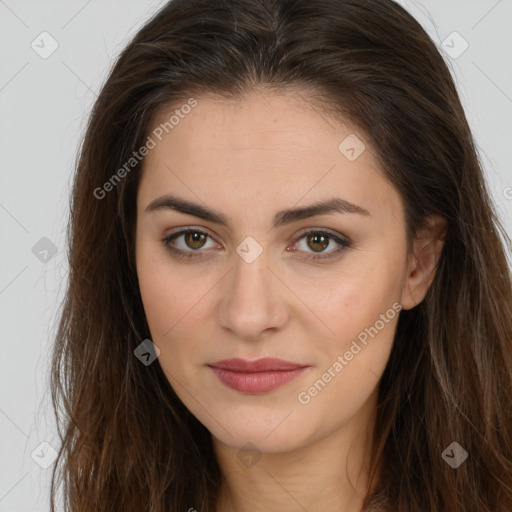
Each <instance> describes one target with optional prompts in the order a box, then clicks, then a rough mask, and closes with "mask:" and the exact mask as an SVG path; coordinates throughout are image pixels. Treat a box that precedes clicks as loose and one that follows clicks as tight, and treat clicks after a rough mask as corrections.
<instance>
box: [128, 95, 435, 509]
mask: <svg viewBox="0 0 512 512" xmlns="http://www.w3.org/2000/svg"><path fill="white" fill-rule="evenodd" d="M304 97H305V95H303V94H299V93H298V92H297V91H289V92H286V93H282V94H275V93H269V92H266V91H254V92H253V93H251V94H248V95H246V96H244V97H243V98H242V99H240V100H236V101H234V100H222V99H219V98H216V97H214V96H208V95H205V96H201V97H198V98H196V99H197V101H198V105H197V106H196V107H195V108H194V109H192V111H191V112H190V113H189V114H188V115H187V116H185V118H184V119H181V120H180V122H179V124H178V125H177V126H175V127H174V129H173V130H172V131H170V132H169V133H168V134H167V135H165V136H164V137H163V138H162V141H160V142H158V144H157V145H156V147H155V148H154V149H152V150H151V151H150V153H149V154H148V155H147V156H146V158H145V160H144V162H143V166H144V167H143V175H142V178H141V182H140V186H139V190H138V195H137V227H136V261H137V273H138V279H139V285H140V291H141V295H142V299H143V303H144V309H145V313H146V317H147V320H148V324H149V327H150V331H151V335H152V341H153V343H155V345H156V346H157V347H158V348H159V349H160V355H159V358H158V362H159V364H160V365H161V367H162V369H163V371H164V373H165V375H166V377H167V378H168V380H169V382H170V384H171V385H172V387H173V389H174V390H175V392H176V393H177V395H178V396H179V398H180V399H181V400H182V401H183V403H184V404H185V405H186V406H187V408H188V409H189V410H190V411H191V412H192V413H193V414H194V415H195V416H196V417H197V418H198V420H199V421H201V422H202V423H203V424H204V425H205V427H206V428H207V429H208V430H209V431H210V432H211V434H212V436H213V442H214V447H215V452H216V455H217V458H218V461H219V464H220V467H221V469H222V472H223V475H224V482H223V486H222V492H221V497H220V500H219V503H218V508H217V511H218V512H229V511H235V510H236V511H237V512H246V511H247V512H249V511H251V512H255V511H256V512H258V511H268V510H287V511H295V510H297V511H303V510H308V512H315V511H325V510H344V511H345V512H358V511H360V510H361V505H362V499H363V497H364V494H365V491H366V486H367V484H368V469H369V468H368V454H369V444H368V434H369V433H370V432H371V428H372V427H373V422H374V417H375V410H376V405H377V391H378V388H377V385H378V382H379V379H380V377H381V375H382V373H383V371H384V369H385V366H386V363H387V361H388V358H389V354H390V351H391V347H392V342H393V337H394V333H395V330H396V325H397V322H398V317H399V315H398V314H396V316H395V317H394V318H393V319H391V320H389V321H388V322H386V323H385V326H384V328H382V329H381V330H380V331H379V332H378V334H377V335H375V336H374V337H373V338H368V342H367V345H366V346H363V345H362V344H359V345H360V346H361V350H360V351H359V352H358V353H357V354H356V355H354V357H353V358H352V359H351V360H350V361H348V363H347V365H346V366H344V367H343V369H342V370H341V371H339V372H338V373H337V374H336V376H335V377H334V378H332V379H331V381H330V382H329V383H328V384H326V385H325V387H324V388H323V389H321V391H320V392H318V393H317V395H316V396H313V397H311V399H310V401H309V403H307V404H304V403H300V402H299V400H298V395H299V393H301V392H304V391H307V390H308V389H309V388H310V387H311V386H312V385H313V384H314V383H315V381H317V380H318V379H320V378H321V377H322V375H323V374H324V373H325V372H326V371H327V369H328V368H329V367H332V366H333V364H334V363H335V362H336V361H337V357H338V356H339V355H343V354H345V353H346V352H347V350H349V349H350V346H351V343H352V342H353V340H355V339H356V337H357V336H358V334H360V333H361V332H363V331H364V330H365V328H369V327H371V326H374V325H375V324H376V321H378V320H379V319H380V318H381V316H380V315H382V314H386V312H387V311H388V310H390V308H392V306H393V304H395V303H396V304H400V305H402V307H403V309H410V308H412V307H414V306H416V305H417V304H418V303H419V302H421V301H422V300H423V298H424V296H425V294H426V292H427V290H428V287H429V286H430V284H431V282H432V278H433V273H434V270H435V262H436V261H437V260H438V258H439V253H440V251H441V249H442V242H441V241H436V237H435V233H436V232H437V230H438V228H439V226H440V224H441V219H438V218H435V217H432V219H431V220H432V229H431V230H425V232H423V233H422V238H421V239H418V240H416V241H415V242H414V251H413V253H412V254H408V253H407V245H406V234H405V219H404V211H403V206H402V201H401V198H400V196H399V194H398V193H397V191H396V190H395V189H394V188H393V187H392V186H391V185H390V184H389V182H388V181H386V180H385V178H384V176H383V174H382V172H381V171H380V169H379V165H378V162H377V158H376V153H375V151H374V150H373V149H372V147H371V145H370V142H369V141H368V140H367V137H365V135H364V134H362V133H360V132H359V131H357V130H356V129H354V128H353V127H350V126H348V125H346V124H342V123H340V122H339V121H336V120H334V119H331V118H328V117H326V116H325V115H324V114H322V113H320V112H319V111H318V109H315V108H313V107H312V106H310V105H309V103H307V102H306V101H305V99H304ZM169 112H170V111H166V112H162V113H161V114H162V115H161V117H160V119H157V120H156V123H155V125H157V124H158V123H159V122H161V121H165V120H166V119H169V116H170V113H169ZM349 134H356V135H357V137H358V138H359V139H360V140H362V141H364V143H365V145H366V149H365V150H364V151H363V152H362V154H360V156H359V157H358V158H357V159H356V160H354V161H350V160H349V159H347V158H346V156H345V155H344V154H342V153H341V152H340V151H339V149H338V146H339V144H340V143H341V142H342V141H343V140H344V139H345V138H346V137H347V136H348V135H349ZM167 193H172V194H173V195H177V196H179V197H182V198H185V199H188V200H190V201H194V202H197V203H200V204H202V205H206V206H208V207H209V208H212V209H215V210H217V211H219V212H221V213H222V214H223V215H225V216H226V217H227V218H228V219H229V221H230V224H231V229H228V228H227V227H225V226H221V225H218V224H215V223H213V222H209V221H205V220H202V219H199V218H197V217H195V216H191V215H188V214H183V213H179V212H175V211H172V210H157V211H153V212H146V211H145V209H146V207H147V206H148V205H149V204H150V203H151V202H152V201H153V200H154V199H156V198H158V197H160V196H162V195H164V194H167ZM331 197H339V198H343V199H345V200H347V201H350V202H351V203H354V204H356V205H358V206H360V207H362V208H365V209H366V210H367V211H368V212H369V214H370V215H369V216H364V215H359V214H354V213H334V214H323V215H319V216H316V217H312V218H309V219H304V220H299V221H297V222H294V223H292V224H289V225H285V226H281V227H278V228H273V227H272V220H273V217H274V214H275V213H276V212H277V211H280V210H283V209H286V208H292V207H298V206H305V205H309V204H311V203H314V202H316V201H319V200H324V199H327V198H331ZM185 228H195V229H199V230H200V231H203V232H206V233H207V234H208V235H209V237H206V238H205V239H204V240H201V239H199V241H198V240H197V238H196V239H194V238H191V237H190V236H189V237H187V236H186V235H182V236H179V237H178V238H176V239H174V244H175V245H176V246H177V247H178V248H181V249H182V250H183V251H189V252H193V251H196V254H198V257H196V258H195V259H194V258H191V259H180V258H178V257H176V256H173V255H172V254H170V253H169V252H168V250H167V249H166V247H165V245H164V243H163V242H162V239H163V238H164V237H165V236H166V235H169V234H173V233H176V232H177V231H180V230H181V229H185ZM306 228H316V229H319V230H320V229H324V230H329V231H332V232H333V234H335V235H338V236H339V235H341V237H343V235H345V236H347V237H349V238H350V239H351V241H352V246H351V247H349V248H345V249H343V251H342V252H340V253H338V254H337V255H335V256H333V257H332V258H330V259H325V260H320V261H317V262H314V261H312V260H310V259H308V256H311V255H315V254H329V253H330V254H334V252H335V251H336V249H337V248H338V247H339V245H338V244H337V243H336V242H335V240H334V239H332V238H328V239H327V240H328V242H327V241H325V242H324V243H323V244H322V243H321V242H318V241H317V240H316V241H315V240H314V239H312V238H311V237H310V238H309V242H308V237H307V236H306V237H304V236H303V235H302V232H303V231H305V229H306ZM248 236H251V237H253V238H254V239H255V240H256V241H257V243H258V244H259V246H260V247H261V248H262V249H263V252H262V253H261V255H259V257H257V258H256V259H255V260H254V261H253V262H251V263H248V262H246V261H245V260H244V259H243V258H242V257H240V256H239V254H238V253H237V252H236V248H237V247H238V246H239V245H240V244H241V242H242V241H243V240H244V239H245V238H246V237H248ZM196 237H197V235H196ZM187 244H188V245H187ZM286 248H295V252H293V251H287V250H286ZM231 357H241V358H245V359H250V360H254V359H259V358H261V357H278V358H282V359H285V360H289V361H294V362H297V363H303V364H307V365H309V366H310V368H308V370H307V371H306V372H305V373H303V374H302V375H300V376H299V377H298V378H297V379H295V380H293V381H292V382H289V383H287V384H286V385H284V386H282V387H280V388H278V389H277V390H275V391H272V392H269V393H264V394H259V395H249V394H246V393H241V392H238V391H235V390H232V389H230V388H228V387H226V386H225V385H224V384H223V383H221V382H220V380H219V379H218V378H217V376H216V375H215V374H214V373H213V371H212V370H211V368H209V367H208V366H207V364H209V363H213V362H215V361H218V360H220V359H225V358H231ZM248 442H249V443H252V445H254V446H255V447H256V450H257V452H256V453H255V454H254V453H253V455H254V457H253V458H252V459H246V460H245V462H244V461H243V460H242V458H241V456H240V455H241V454H243V453H244V452H243V451H241V450H242V448H244V446H246V443H248ZM334 455H335V456H334ZM193 505H194V504H191V506H193Z"/></svg>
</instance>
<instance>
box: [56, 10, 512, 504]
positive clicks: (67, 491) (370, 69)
mask: <svg viewBox="0 0 512 512" xmlns="http://www.w3.org/2000/svg"><path fill="white" fill-rule="evenodd" d="M257 87H266V88H271V89H273V90H279V89H283V90H284V89H289V88H293V89H295V90H297V91H310V93H309V95H308V94H305V97H306V98H307V99H308V100H311V101H313V100H314V101H315V102H316V103H317V104H318V105H319V108H320V105H321V106H322V108H325V110H326V112H327V111H328V112H329V114H330V115H332V116H340V117H341V118H342V119H345V120H348V121H349V122H350V123H352V124H353V125H354V126H357V127H358V128H360V129H361V130H362V133H365V134H366V135H367V137H368V140H369V141H371V143H372V144H373V147H374V148H375V149H376V151H377V153H378V158H379V161H380V164H381V166H382V169H383V171H384V172H385V174H386V176H387V177H388V178H389V180H390V182H391V183H392V184H393V185H394V186H395V187H396V189H397V190H398V191H399V193H400V195H401V198H402V200H403V204H404V206H405V212H406V222H407V235H408V240H409V241H411V240H412V239H413V237H414V234H415V233H417V232H418V230H419V229H420V228H421V227H422V226H423V224H424V222H425V219H426V218H427V217H428V216H429V215H430V214H439V215H441V216H442V217H443V218H444V219H446V221H447V226H448V227H447V234H446V243H445V246H444V249H443V252H442V255H441V258H440V260H439V262H438V267H437V272H436V276H435V279H434V282H433V284H432V286H431V288H430V289H429V292H428V294H427V296H426V297H425V299H424V300H423V302H422V303H421V304H419V305H418V306H417V307H415V308H414V309H412V310H408V311H402V312H401V314H400V319H399V322H398V326H397V332H396V337H395V341H394V345H393V349H392V353H391V356H390V359H389V362H388V365H387V367H386V370H385V372H384V375H383V376H382V379H381V382H380V384H379V386H380V387H379V407H378V410H377V422H376V426H375V429H374V439H373V441H374V442H373V446H372V450H373V451H372V465H371V467H372V468H373V472H372V475H371V476H372V479H373V481H374V482H375V481H377V480H378V478H377V477H378V475H377V471H376V468H377V467H382V468H384V472H383V477H382V479H380V480H378V481H379V485H378V486H377V488H376V491H375V492H374V493H373V492H372V493H370V492H368V494H367V496H366V500H365V506H366V507H367V508H368V509H369V508H370V507H371V506H372V504H373V505H376V504H377V503H379V504H380V505H379V507H380V508H379V510H392V511H394V512H415V511H431V512H434V511H435V512H443V511H450V512H470V511H475V512H510V511H511V510H512V284H511V274H510V269H509V267H508V264H507V259H506V252H505V246H507V247H508V248H510V247H511V242H510V239H509V238H508V236H507V234H506V232H505V230H504V229H503V227H502V225H501V224H500V221H499V219H498V218H497V215H496V214H495V207H494V205H493V204H492V202H491V199H490V197H489V194H488V191H487V188H486V184H485V183H484V179H483V173H482V168H481V164H480V161H479V158H478V155H477V152H476V150H475V145H474V141H473V138H472V134H471V132H470V128H469V126H468V122H467V120H466V117H465V114H464V111H463V108H462V106H461V102H460V100H459V97H458V95H457V91H456V88H455V86H454V83H453V79H452V76H451V74H450V72H449V69H448V67H447V65H446V63H445V62H444V60H443V58H442V56H441V55H440V53H439V52H438V50H437V48H436V45H435V44H434V43H433V42H432V40H431V39H430V38H429V36H428V35H427V34H426V32H425V31H424V29H423V28H422V27H421V25H420V24H419V23H418V22H417V21H416V20H415V19H414V18H413V17H412V16H411V15H410V14H409V13H408V12H407V11H406V10H405V9H403V8H402V7H400V6H399V5H398V4H396V3H394V2H393V1H391V0H229V1H222V0H174V1H171V2H169V3H168V4H166V5H165V6H164V7H163V8H162V9H161V10H160V11H159V12H158V13H156V15H155V16H154V17H153V18H152V19H151V20H149V21H148V22H147V23H146V24H145V25H144V26H143V27H142V29H141V30H140V31H139V32H138V33H137V34H136V35H135V37H134V38H133V39H132V40H131V42H130V43H129V44H128V46H127V47H126V48H125V49H124V51H123V52H122V53H121V55H120V56H119V58H118V59H117V61H116V63H115V65H114V66H113V69H112V71H111V73H110V75H109V76H108V78H107V80H106V82H105V84H104V86H103V88H102V90H101V93H100V95H99V97H98V99H97V101H96V103H95V105H94V108H93V111H92V115H91V117H90V119H89V123H88V127H87V132H86V134H85V137H84V140H83V143H82V145H81V148H80V152H79V155H78V158H77V166H76V174H75V177H74V184H73V191H72V198H71V202H70V222H69V226H68V239H69V249H68V253H69V263H70V273H69V281H68V287H67V293H66V296H65V301H64V303H63V309H62V315H61V318H60V323H59V326H58V333H57V336H56V340H55V346H54V352H53V359H52V374H51V391H52V402H53V407H54V409H55V414H56V415H57V422H58V425H62V427H63V428H62V429H61V428H60V426H59V435H60V437H61V440H62V446H61V448H60V451H59V457H58V459H57V464H55V467H54V471H53V474H52V485H51V508H52V512H53V511H54V510H55V509H54V506H55V497H56V493H57V483H58V482H60V481H62V482H63V484H64V499H65V505H66V510H69V511H72V512H89V511H100V510H101V511H102V512H108V511H115V512H118V511H120V510H122V511H124V512H129V511H137V512H142V511H152V512H169V511H172V512H174V511H176V512H178V511H180V512H181V511H186V510H189V509H195V510H197V511H198V512H207V511H208V512H213V511H214V510H215V504H216V499H217V495H218V491H219V483H220V479H221V473H220V470H219V467H218V464H217V461H216V459H215V456H214V452H213V449H212V441H211V435H210V433H209V432H208V431H207V429H206V428H205V427H204V426H203V425H202V424H201V423H199V421H198V420H197V419H196V418H195V417H194V416H192V414H191V413H190V412H189V411H188V410H187V409H186V407H185V406H184V405H183V404H182V402H181V401H180V400H179V399H178V398H177V395H176V394H175V393H174V391H173V389H172V388H171V386H170V385H169V382H168V381H167V379H166V377H165V376H164V374H163V372H162V369H161V367H160V365H159V364H158V360H157V361H156V362H155V363H154V364H151V365H148V366H145V365H143V364H141V362H140V360H139V359H138V358H136V357H135V356H134V350H135V348H136V347H137V346H138V345H140V343H141V342H142V341H143V340H144V339H146V338H150V332H149V328H148V325H147V323H146V319H145V316H144V312H143V306H142V301H141V297H140V294H139V288H138V281H137V274H136V269H135V262H134V228H135V221H136V209H135V204H136V203H135V197H136V192H137V187H138V181H139V177H140V168H141V165H140V162H135V163H134V162H133V161H132V163H131V164H130V166H128V167H127V166H126V165H125V164H126V162H128V161H130V158H131V157H132V154H133V152H134V151H136V150H137V149H138V148H140V147H142V146H143V145H144V144H145V142H146V141H147V137H148V134H149V130H150V128H151V123H152V119H154V117H155V115H156V114H157V113H158V112H161V111H162V109H163V108H164V107H165V108H168V107H169V106H179V105H180V104H182V102H183V101H186V99H187V98H191V97H194V98H195V99H196V101H200V96H201V94H202V93H216V94H219V95H222V96H223V97H242V96H243V94H244V93H247V92H250V91H252V90H254V89H255V88H257ZM311 91H315V92H314V94H313V93H311ZM123 165H124V166H125V167H124V169H125V172H122V173H119V172H118V170H119V169H120V168H122V167H123ZM116 173H117V174H116ZM114 175H116V176H117V178H119V179H117V178H116V179H115V180H114V179H113V176H114ZM107 183H110V185H105V184H107ZM500 234H501V236H502V238H501V239H500ZM60 412H62V418H61V417H60V416H59V413H60ZM453 442H457V443H459V444H460V446H461V447H462V448H463V449H464V450H465V451H466V452H467V453H468V459H467V460H466V461H465V462H464V463H463V464H461V465H460V466H459V467H458V468H456V469H454V468H453V467H451V466H450V465H449V464H447V462H445V460H444V459H443V456H442V454H443V452H444V451H445V449H446V448H447V447H449V446H450V445H451V443H453ZM59 469H60V471H59Z"/></svg>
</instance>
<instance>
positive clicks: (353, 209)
mask: <svg viewBox="0 0 512 512" xmlns="http://www.w3.org/2000/svg"><path fill="white" fill-rule="evenodd" d="M159 210H173V211H176V212H180V213H185V214H187V215H193V216H194V217H198V218H200V219H203V220H206V221H209V222H213V223H215V224H221V225H223V226H226V227H227V228H230V223H229V221H228V219H227V218H226V217H225V216H224V215H223V214H222V213H220V212H217V211H215V210H212V209H210V208H207V207H205V206H202V205H200V204H197V203H193V202H191V201H188V200H186V199H183V198H180V197H177V196H173V195H169V194H167V195H164V196H162V197H159V198H157V199H155V200H153V201H151V203H149V205H148V206H147V207H146V210H145V211H146V212H148V213H149V212H155V211H159ZM332 213H355V214H359V215H365V216H370V213H369V212H368V210H366V209H364V208H362V207H361V206H357V205H355V204H353V203H351V202H349V201H346V200H345V199H340V198H337V197H335V198H332V199H328V200H325V201H319V202H316V203H313V204H311V205H309V206H304V207H300V208H292V209H288V210H282V211H279V212H277V213H276V214H275V216H274V227H279V226H284V225H285V224H291V223H292V222H296V221H299V220H302V219H307V218H309V217H314V216H315V215H322V214H332Z"/></svg>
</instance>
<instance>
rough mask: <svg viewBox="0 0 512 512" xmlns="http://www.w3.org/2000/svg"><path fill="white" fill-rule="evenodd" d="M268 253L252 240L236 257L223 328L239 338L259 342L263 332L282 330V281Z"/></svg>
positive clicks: (221, 312) (222, 312)
mask: <svg viewBox="0 0 512 512" xmlns="http://www.w3.org/2000/svg"><path fill="white" fill-rule="evenodd" d="M269 264H270V261H269V258H268V251H267V250H266V249H264V248H263V246H262V245H260V244H259V243H258V242H256V240H255V239H253V238H251V237H248V239H246V240H244V241H243V242H242V243H241V244H240V245H239V246H238V247H237V249H236V254H234V255H233V265H234V268H233V271H232V272H230V273H229V275H228V276H226V277H227V279H228V286H227V287H226V289H225V295H224V297H222V299H221V301H220V305H219V311H218V317H219V321H220V322H221V325H222V327H224V328H227V329H229V330H231V331H233V332H234V333H235V334H236V336H237V337H239V338H243V339H255V338H257V337H258V336H259V334H260V333H261V332H262V331H265V330H267V329H269V328H276V327H280V326H282V324H283V322H284V321H285V311H286V308H285V305H284V303H283V301H282V300H281V299H282V298H281V296H280V293H281V292H280V290H279V284H280V283H279V281H278V280H276V279H275V277H274V275H273V274H272V272H271V271H270V270H269V268H268V266H269Z"/></svg>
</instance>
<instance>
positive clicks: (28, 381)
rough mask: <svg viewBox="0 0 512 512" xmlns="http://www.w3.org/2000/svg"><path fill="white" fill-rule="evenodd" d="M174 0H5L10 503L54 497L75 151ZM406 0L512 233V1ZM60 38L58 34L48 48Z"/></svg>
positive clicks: (5, 415) (4, 357)
mask: <svg viewBox="0 0 512 512" xmlns="http://www.w3.org/2000/svg"><path fill="white" fill-rule="evenodd" d="M164 3H165V1H162V0H161V1H157V0H152V1H149V0H146V1H140V0H139V1H135V0H125V1H123V2H121V1H120V0H116V1H114V0H108V1H106V0H104V1H102V2H100V1H99V0H89V1H87V0H72V1H70V0H68V1H66V2H64V1H63V0H61V1H44V2H41V1H39V2H37V1H36V0H31V1H29V0H25V1H23V0H21V1H17V0H6V1H3V0H0V40H1V44H0V49H1V50H0V51H1V66H0V107H1V116H0V123H1V124H0V162H1V164H0V169H1V186H0V224H1V245H2V251H1V258H2V259H1V264H0V310H1V311H2V321H1V323H0V325H1V338H0V339H1V356H0V379H1V381H0V383H1V386H0V390H1V391H0V392H1V394H0V449H1V451H0V464H1V466H0V512H17V511H20V512H21V511H23V512H26V511H28V510H31V511H37V512H38V511H41V512H42V511H48V510H49V498H48V496H49V494H48V489H49V481H50V472H51V469H52V460H53V459H52V448H51V446H53V448H55V449H57V448H58V442H57V441H58V437H57V435H56V430H55V425H54V419H53V415H52V412H51V409H50V405H49V404H50V402H49V400H50V397H49V393H48V368H49V356H50V348H51V343H52V336H53V334H54V330H55V328H54V326H55V322H56V320H57V317H58V313H59V307H60V303H61V300H62V293H63V291H64V289H65V279H66V276H67V271H68V267H67V263H66V248H65V228H66V223H67V218H68V211H67V208H68V196H69V189H70V183H71V176H72V172H73V166H74V162H75V156H76V152H77V148H78V144H79V141H80V138H81V136H82V135H83V132H84V129H85V123H86V120H87V116H88V113H89V111H90V108H91V106H92V104H93V102H94V100H95V97H96V94H97V93H98V91H99V89H100V87H101V84H102V83H103V81H104V79H105V77H106V73H107V71H108V69H109V68H110V66H111V65H112V63H113V60H114V58H115V57H116V56H117V55H118V53H119V52H120V51H121V49H122V48H123V47H124V45H125V44H126V43H127V41H128V39H129V38H130V37H131V36H132V35H133V34H134V33H135V32H136V31H137V30H138V28H139V27H140V26H141V25H142V24H143V23H144V21H145V20H147V19H148V18H149V17H150V16H151V15H152V14H153V13H154V12H155V11H156V10H157V9H158V8H159V7H160V6H162V5H163V4H164ZM400 3H401V4H402V5H403V6H404V7H406V8H407V9H408V10H409V11H410V12H411V13H412V14H413V15H414V16H415V17H416V18H417V19H418V20H419V21H420V22H421V23H422V25H423V26H424V27H425V29H426V30H427V31H428V33H429V34H430V35H431V37H432V38H433V39H434V41H435V42H436V43H437V44H438V45H439V48H440V49H441V51H442V52H443V54H444V55H445V60H446V61H447V62H448V63H449V66H450V69H451V70H452V74H453V76H454V77H455V79H456V83H457V87H458V89H459V92H460V95H461V99H462V102H463V105H464V107H465V110H466V113H467V116H468V119H469V122H470V125H471V127H472V129H473V133H474V136H475V139H476V143H477V147H478V148H479V152H480V156H481V160H482V163H483V164H484V167H485V172H486V176H487V179H488V182H489V185H490V190H491V194H492V196H493V199H494V200H495V203H496V205H497V207H498V213H499V215H500V216H501V219H502V220H503V222H504V224H505V227H506V228H507V231H508V232H509V233H510V232H512V170H511V166H510V163H511V161H512V66H511V58H510V54H511V49H512V35H511V32H510V26H511V21H512V1H511V0H500V1H496V0H488V1H487V0H478V1H476V0H473V1H469V0H467V1H461V0H457V1H454V0H450V2H446V1H445V0H433V1H424V2H421V3H420V2H411V1H408V0H402V1H401V2H400ZM42 32H48V33H49V34H50V36H46V35H44V36H40V34H41V33H42ZM453 32H457V33H458V34H460V36H458V35H455V36H454V35H452V34H453ZM53 41H56V43H54V42H53ZM443 41H445V43H444V45H443ZM464 41H466V42H467V44H468V48H467V49H466V51H464V52H463V53H461V52H462V50H463V49H464V48H465V44H466V43H464ZM52 44H54V45H55V44H58V48H57V49H56V50H55V51H54V53H52V54H51V55H49V56H47V58H42V56H41V54H43V55H44V52H49V51H50V50H51V49H52V46H51V45H52ZM32 45H33V46H34V47H35V48H34V49H33V47H32ZM36 49H37V52H36ZM459 53H461V54H460V55H458V54H459ZM43 238H45V239H44V240H43V241H41V239H43ZM34 246H35V249H33V248H34ZM52 249H54V252H52ZM45 250H46V251H48V252H44V251H45ZM41 443H48V444H41ZM42 466H48V467H47V468H45V467H42Z"/></svg>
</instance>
